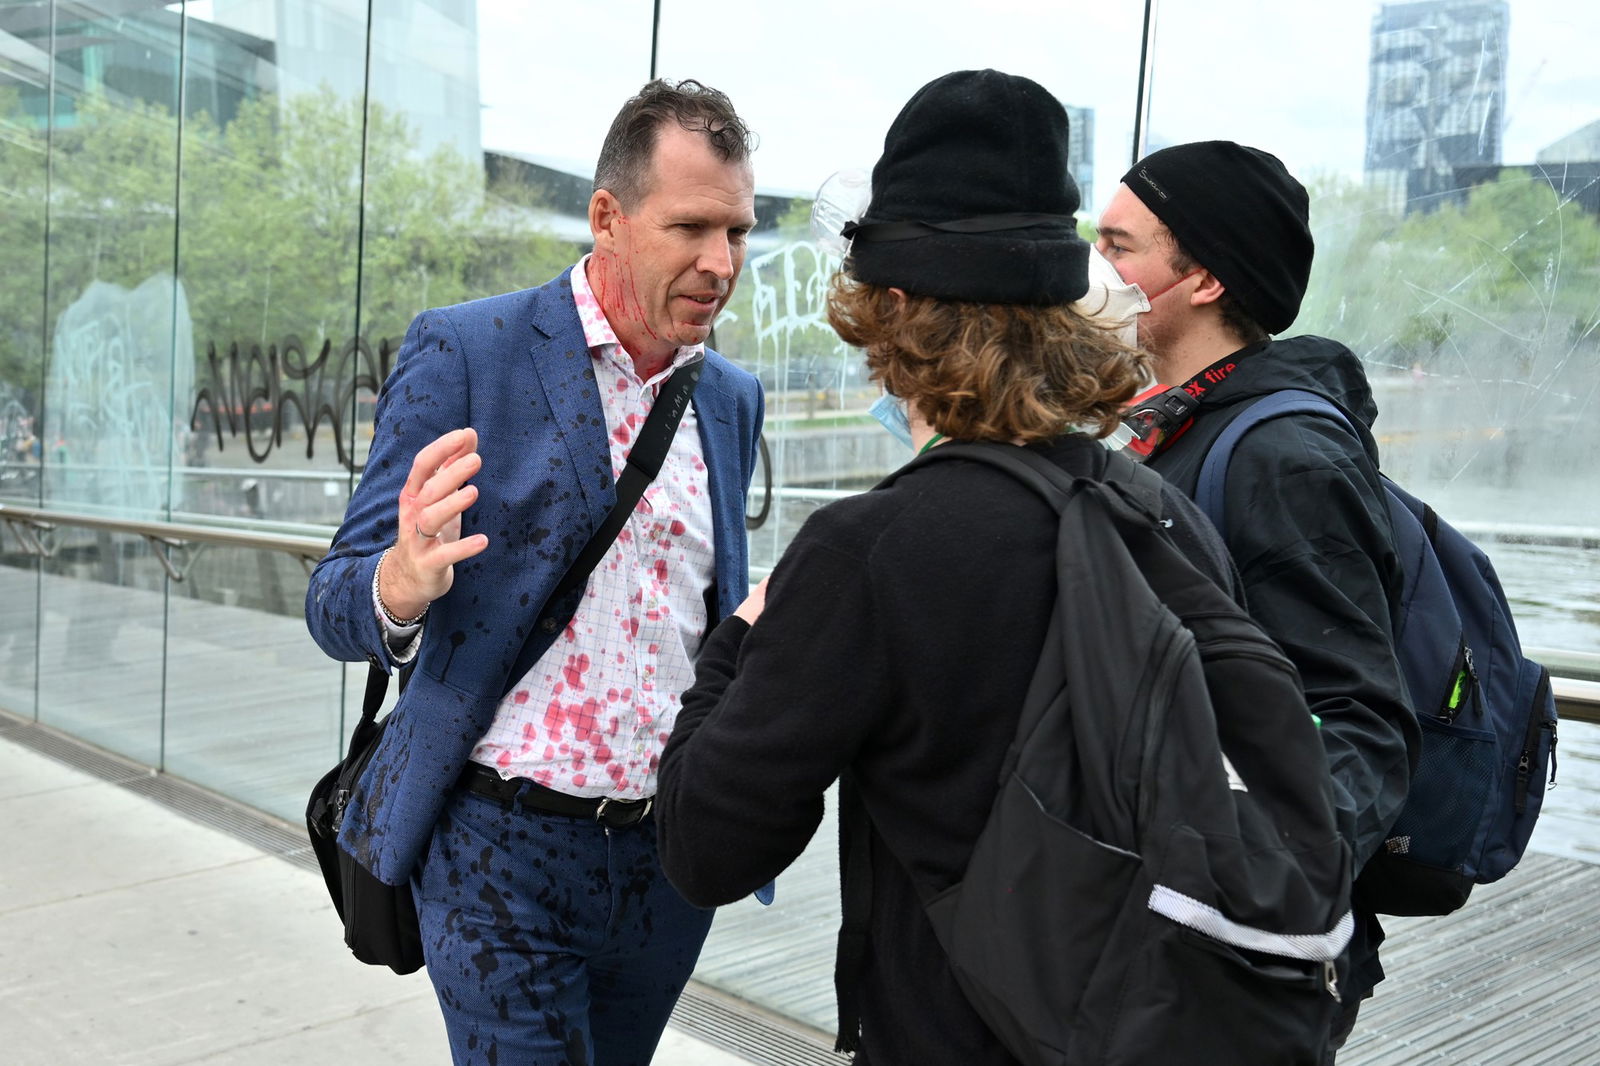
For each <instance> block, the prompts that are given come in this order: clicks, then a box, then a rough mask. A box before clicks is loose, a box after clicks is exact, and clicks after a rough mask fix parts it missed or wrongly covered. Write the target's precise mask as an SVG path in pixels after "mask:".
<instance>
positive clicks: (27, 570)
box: [0, 0, 50, 715]
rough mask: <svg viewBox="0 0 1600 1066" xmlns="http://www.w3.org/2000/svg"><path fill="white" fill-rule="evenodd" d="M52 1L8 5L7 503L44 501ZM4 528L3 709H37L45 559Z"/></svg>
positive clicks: (0, 437) (3, 355)
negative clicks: (40, 593)
mask: <svg viewBox="0 0 1600 1066" xmlns="http://www.w3.org/2000/svg"><path fill="white" fill-rule="evenodd" d="M49 35H50V6H49V4H47V3H44V2H42V0H40V2H35V3H24V4H17V3H12V4H5V5H0V44H3V47H0V247H3V248H5V249H6V251H7V268H6V270H4V271H3V272H0V502H13V503H19V504H23V505H32V506H35V507H37V506H38V504H39V500H40V492H41V484H42V482H41V479H40V477H39V469H40V463H41V462H42V459H43V455H44V445H45V442H44V439H43V437H42V436H41V434H42V433H43V429H44V427H43V425H42V424H41V422H40V418H39V415H40V410H41V401H42V397H43V392H44V390H43V370H44V264H45V185H46V181H47V179H48V169H47V151H48V144H49V119H48V113H49V108H50V97H49V91H50V41H49ZM26 537H27V534H26V533H22V534H21V535H20V537H19V535H18V534H16V533H13V532H12V531H10V530H6V529H3V528H0V604H4V605H5V609H4V611H3V612H0V708H4V709H6V710H9V711H12V712H15V713H18V714H27V715H31V714H33V713H34V664H35V657H36V652H37V640H38V626H39V612H38V585H39V579H38V567H37V564H36V561H35V557H34V556H33V555H32V554H30V552H29V551H28V548H29V544H28V542H27V540H26Z"/></svg>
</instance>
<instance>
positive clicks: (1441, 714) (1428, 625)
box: [1195, 389, 1556, 914]
mask: <svg viewBox="0 0 1600 1066" xmlns="http://www.w3.org/2000/svg"><path fill="white" fill-rule="evenodd" d="M1288 414H1314V415H1319V416H1321V417H1324V418H1329V419H1332V420H1333V421H1335V422H1338V423H1339V424H1341V425H1343V426H1345V427H1347V428H1349V429H1350V430H1351V432H1352V433H1353V432H1355V429H1354V427H1353V426H1352V425H1351V422H1350V419H1349V416H1347V415H1346V414H1345V413H1344V412H1343V411H1341V410H1340V409H1339V408H1338V407H1337V406H1335V405H1334V404H1333V403H1332V402H1331V401H1330V400H1328V399H1327V398H1326V397H1323V396H1318V395H1317V394H1316V393H1312V392H1305V391H1302V390H1299V389H1285V390H1282V391H1280V392H1276V393H1273V394H1272V395H1270V396H1267V397H1264V398H1262V399H1260V400H1257V401H1256V402H1255V403H1253V404H1251V405H1250V406H1249V407H1248V408H1247V409H1246V410H1245V411H1244V412H1243V413H1242V414H1240V415H1238V416H1237V417H1236V418H1234V420H1233V421H1232V422H1231V423H1230V424H1229V425H1228V428H1227V429H1226V430H1224V431H1223V433H1222V435H1221V436H1220V437H1218V438H1217V441H1216V443H1215V444H1213V445H1212V447H1211V451H1210V453H1209V454H1208V455H1207V456H1206V458H1205V462H1204V463H1203V464H1202V465H1201V468H1200V478H1199V481H1198V483H1197V485H1196V487H1195V502H1196V503H1197V504H1199V506H1200V509H1201V510H1202V511H1204V512H1205V513H1206V515H1207V516H1208V517H1209V518H1210V519H1211V521H1212V523H1213V524H1215V525H1216V527H1217V528H1218V529H1219V530H1224V526H1223V519H1224V515H1223V486H1224V484H1225V482H1226V478H1227V472H1228V463H1229V460H1230V459H1231V458H1232V455H1233V450H1234V448H1235V446H1236V445H1237V444H1238V443H1239V439H1240V438H1241V437H1243V436H1244V435H1245V434H1246V433H1247V432H1249V431H1250V429H1251V428H1253V427H1254V426H1257V425H1259V424H1260V423H1262V422H1264V421H1266V420H1267V419H1270V418H1277V417H1280V416H1282V415H1288ZM1383 486H1384V490H1385V492H1386V494H1387V497H1388V504H1389V514H1390V518H1391V520H1392V521H1393V523H1394V535H1395V550H1396V552H1397V553H1398V554H1399V556H1400V559H1401V565H1402V566H1403V568H1404V570H1405V581H1404V587H1403V590H1402V593H1401V602H1400V611H1399V613H1398V618H1399V627H1398V630H1397V631H1396V633H1395V650H1396V653H1397V655H1398V657H1399V660H1400V669H1401V672H1402V674H1403V675H1404V676H1405V680H1406V687H1407V689H1408V690H1409V695H1410V698H1411V704H1412V708H1413V710H1414V711H1415V713H1416V716H1417V720H1418V722H1419V723H1420V724H1421V726H1422V755H1421V760H1420V762H1419V764H1418V766H1417V772H1416V774H1415V775H1414V776H1413V777H1412V780H1411V790H1410V792H1409V793H1408V794H1407V797H1406V805H1405V809H1404V810H1403V811H1402V812H1401V814H1400V817H1399V819H1398V820H1397V821H1396V822H1395V824H1394V827H1393V829H1391V830H1390V834H1389V837H1388V839H1387V840H1385V842H1384V847H1383V849H1382V850H1381V851H1379V852H1378V853H1377V854H1376V855H1374V856H1373V858H1372V859H1371V860H1370V861H1369V862H1368V863H1367V865H1366V867H1365V868H1364V869H1363V870H1362V872H1361V875H1360V877H1359V879H1358V880H1357V882H1356V898H1357V899H1358V900H1359V901H1360V902H1362V903H1364V904H1365V905H1366V906H1368V907H1370V908H1371V909H1372V910H1374V911H1377V912H1379V913H1383V914H1448V913H1450V912H1451V911H1453V910H1455V909H1456V908H1458V907H1460V906H1461V905H1462V904H1463V903H1465V902H1466V901H1467V895H1468V894H1469V893H1470V892H1471V891H1472V886H1473V885H1474V884H1488V883H1490V882H1491V881H1497V880H1499V879H1500V878H1502V877H1504V876H1505V875H1506V873H1507V872H1508V871H1509V870H1510V869H1511V868H1512V867H1513V866H1515V865H1516V864H1517V861H1518V860H1519V859H1521V858H1522V852H1523V849H1524V848H1525V847H1527V844H1528V837H1529V836H1530V835H1531V834H1532V832H1533V824H1534V821H1535V819H1537V818H1538V817H1539V808H1540V805H1541V804H1542V803H1543V801H1544V791H1545V773H1546V769H1547V768H1548V771H1549V775H1550V780H1551V781H1554V780H1555V747H1556V705H1555V697H1554V694H1553V693H1552V692H1551V689H1550V674H1549V671H1547V670H1546V669H1545V668H1544V667H1542V666H1540V665H1539V664H1538V663H1536V662H1533V661H1532V660H1530V659H1528V658H1526V657H1524V656H1523V654H1522V645H1521V644H1520V643H1519V642H1518V640H1517V627H1516V624H1515V623H1514V622H1513V621H1512V620H1511V610H1510V608H1509V607H1508V606H1507V605H1506V597H1505V593H1504V592H1503V591H1501V588H1500V580H1499V578H1497V577H1496V576H1495V572H1494V567H1493V565H1492V564H1491V563H1490V562H1489V557H1488V556H1486V555H1485V554H1484V553H1483V552H1482V551H1481V550H1479V549H1478V547H1477V546H1476V545H1474V544H1473V543H1472V542H1471V541H1469V540H1468V539H1467V538H1466V537H1465V536H1463V535H1462V534H1461V533H1460V532H1458V531H1457V530H1455V529H1453V528H1452V527H1451V526H1450V524H1449V523H1447V522H1444V521H1441V520H1440V518H1439V516H1438V515H1437V514H1435V513H1434V510H1433V508H1431V507H1429V506H1428V505H1427V504H1425V503H1423V502H1422V501H1421V500H1418V499H1417V498H1416V497H1414V496H1412V495H1411V494H1409V493H1407V492H1406V491H1405V490H1404V489H1402V488H1400V487H1399V486H1398V485H1396V484H1395V483H1394V482H1392V481H1390V480H1389V479H1388V478H1387V477H1384V478H1383Z"/></svg>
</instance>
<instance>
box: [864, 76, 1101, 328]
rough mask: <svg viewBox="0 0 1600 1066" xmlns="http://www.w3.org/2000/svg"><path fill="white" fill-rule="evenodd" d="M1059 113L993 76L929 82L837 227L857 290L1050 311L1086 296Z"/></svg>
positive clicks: (1028, 86) (1030, 84)
mask: <svg viewBox="0 0 1600 1066" xmlns="http://www.w3.org/2000/svg"><path fill="white" fill-rule="evenodd" d="M1067 132H1068V120H1067V112H1066V109H1065V108H1063V107H1062V106H1061V104H1060V102H1059V101H1058V100H1056V98H1055V97H1054V96H1051V95H1050V93H1049V92H1048V91H1047V90H1046V89H1045V88H1044V87H1043V86H1042V85H1040V84H1038V83H1037V82H1034V81H1031V80H1029V79H1027V78H1022V77H1018V76H1016V75H1013V74H1002V73H1001V72H999V71H997V70H963V71H957V72H956V73H953V74H946V75H945V76H944V77H942V78H936V79H934V80H933V81H931V82H929V83H928V84H927V85H924V86H923V87H922V88H921V89H919V90H917V93H916V95H915V96H913V97H912V98H911V99H910V101H909V102H907V104H906V106H905V107H903V108H901V110H900V114H899V115H898V116H897V117H896V118H895V120H894V124H893V125H891V126H890V127H889V132H888V135H887V136H885V137H884V141H883V156H882V157H881V158H880V159H879V160H878V164H877V166H875V167H873V168H872V202H871V204H870V206H868V208H867V211H866V215H865V216H864V217H863V218H862V219H861V220H860V222H859V223H858V224H856V225H853V226H847V227H845V232H846V235H847V236H849V237H850V238H851V242H852V243H851V247H850V253H849V257H848V259H847V260H846V262H845V269H846V270H847V271H848V272H849V274H850V276H851V277H853V278H855V279H856V280H858V281H863V282H867V283H869V284H873V285H882V286H892V287H895V288H901V289H904V290H906V291H907V292H909V293H914V294H917V295H920V296H932V297H935V298H938V299H943V300H961V301H971V302H974V303H994V304H1030V305H1036V306H1048V305H1053V304H1065V303H1071V302H1072V301H1073V300H1076V299H1079V298H1080V297H1082V296H1083V294H1084V293H1085V292H1087V291H1088V289H1089V245H1088V244H1087V243H1086V242H1085V241H1084V240H1083V239H1082V238H1081V237H1079V236H1078V228H1077V220H1076V219H1075V218H1074V217H1073V213H1074V212H1075V211H1077V209H1078V199H1079V197H1078V186H1077V183H1076V182H1074V181H1073V180H1072V172H1071V170H1070V169H1069V167H1068V162H1067Z"/></svg>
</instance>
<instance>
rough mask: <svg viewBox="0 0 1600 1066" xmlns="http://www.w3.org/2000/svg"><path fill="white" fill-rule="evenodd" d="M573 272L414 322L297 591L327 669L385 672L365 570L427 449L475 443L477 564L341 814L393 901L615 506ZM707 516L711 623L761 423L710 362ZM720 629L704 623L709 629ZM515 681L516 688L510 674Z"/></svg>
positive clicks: (388, 539)
mask: <svg viewBox="0 0 1600 1066" xmlns="http://www.w3.org/2000/svg"><path fill="white" fill-rule="evenodd" d="M570 273H571V272H570V271H568V272H567V273H564V274H562V275H561V277H559V278H557V279H556V280H555V281H552V282H550V283H549V284H547V285H544V286H541V287H539V288H536V289H525V290H523V291H521V292H513V293H507V294H505V295H503V296H493V297H490V298H488V299H484V300H475V301H473V302H471V303H465V304H459V305H457V306H455V307H445V308H440V309H437V310H433V311H425V312H423V313H422V314H421V315H418V316H417V318H416V320H415V321H414V322H412V323H411V328H410V329H409V330H408V331H407V332H406V338H405V342H404V344H403V345H402V346H401V348H400V351H399V353H398V356H397V357H396V363H395V368H394V371H393V373H392V374H390V376H389V380H388V381H387V382H386V383H385V384H384V387H383V390H382V392H381V393H380V395H379V397H378V406H377V418H376V429H375V431H374V436H373V441H372V450H371V453H370V455H369V456H368V459H367V465H366V470H365V473H364V474H363V475H362V478H361V482H360V484H359V486H358V487H357V488H356V491H355V494H354V495H353V496H352V497H351V498H350V505H349V508H348V509H347V510H346V512H345V519H344V524H343V525H342V526H340V527H339V532H338V534H337V535H336V536H335V538H334V541H333V547H332V549H331V550H330V551H329V552H328V555H327V557H326V558H324V559H323V560H322V561H321V562H320V563H318V564H317V568H316V570H315V571H314V572H313V573H312V575H311V584H310V587H309V588H308V589H307V591H306V624H307V625H308V626H309V628H310V630H311V635H312V637H313V638H315V640H316V642H317V643H318V644H319V645H320V646H321V647H322V649H323V650H324V651H325V652H327V653H328V654H329V655H331V656H333V657H334V658H335V659H340V660H344V661H346V662H357V661H360V660H362V659H365V660H367V661H369V662H377V663H380V664H386V663H388V661H389V659H388V655H387V652H386V649H385V647H384V634H383V631H382V628H381V627H380V625H379V623H378V621H377V619H376V617H375V616H374V614H373V608H372V578H373V571H374V570H375V569H376V567H377V562H378V556H379V554H380V553H381V552H382V551H383V549H384V548H386V547H387V546H389V545H390V544H392V543H393V542H394V539H395V521H396V507H397V502H396V501H397V499H398V497H399V494H400V489H401V488H402V487H403V486H404V484H405V480H406V476H407V474H408V473H409V472H410V469H411V460H412V458H413V457H414V456H415V455H416V453H417V452H418V451H420V450H421V449H422V448H423V446H424V445H426V444H428V443H429V442H430V441H432V440H434V439H436V438H437V437H439V436H440V435H442V434H444V433H446V432H448V431H449V430H452V429H457V428H460V427H463V426H472V427H473V428H475V429H476V430H477V431H478V450H479V453H480V454H481V455H482V457H483V469H482V470H481V471H480V472H479V473H478V475H477V476H476V477H475V478H474V479H473V482H474V483H475V484H476V485H477V486H478V490H479V497H478V500H477V501H476V502H475V503H474V504H473V506H472V507H471V508H470V509H469V510H468V511H467V513H466V514H465V515H464V516H463V520H462V530H461V534H462V536H469V535H471V534H473V533H484V534H487V535H488V538H489V547H488V548H487V549H486V550H485V551H483V552H482V553H480V554H479V555H477V556H475V557H473V558H471V559H468V560H466V561H465V562H463V563H460V564H458V565H457V566H456V570H455V582H454V585H453V586H452V587H451V589H450V591H449V592H448V593H447V594H446V595H444V596H443V597H441V598H440V599H438V600H436V601H434V603H433V605H432V607H431V608H430V609H429V611H428V619H427V622H426V624H425V625H424V627H423V634H422V647H421V649H420V651H419V652H418V656H417V662H416V669H415V670H414V671H413V673H412V676H411V681H410V684H409V685H408V686H407V687H406V690H405V692H404V693H403V694H402V695H401V697H400V701H399V703H398V704H397V706H396V708H395V712H394V713H395V714H396V715H397V716H398V717H397V718H396V719H395V721H394V723H393V725H391V726H390V728H389V729H387V730H385V733H384V738H383V742H382V744H381V745H380V747H379V749H378V751H377V753H376V754H375V755H374V757H373V759H372V762H371V763H370V764H369V765H368V767H367V770H366V772H365V773H364V774H363V775H362V778H361V781H360V783H359V785H358V787H357V789H356V791H355V794H354V795H353V796H352V797H351V805H350V812H349V814H347V816H346V818H345V824H344V829H343V831H342V832H341V834H340V838H339V842H340V844H341V845H342V846H343V847H344V848H345V849H346V850H348V851H349V852H350V853H351V854H352V855H354V856H356V858H358V859H359V860H360V861H361V862H362V864H363V865H365V866H366V867H368V868H369V869H370V870H372V872H373V873H374V874H376V875H377V876H378V877H379V878H380V879H382V880H384V881H386V882H388V883H390V884H398V883H400V882H401V881H403V880H404V879H405V878H406V877H408V876H409V875H410V873H411V871H412V867H413V866H415V865H416V863H417V862H418V861H419V859H420V858H421V856H422V855H423V854H424V852H425V849H426V847H427V843H428V840H429V838H430V836H431V835H432V832H433V826H434V823H435V822H436V821H437V820H438V817H439V811H440V809H441V807H442V806H443V803H444V799H445V796H446V794H447V793H448V792H449V791H450V789H451V788H452V787H453V786H454V784H455V781H456V778H457V776H458V775H459V774H460V773H461V769H462V767H463V766H464V765H465V764H466V761H467V756H468V754H469V753H470V752H471V750H472V747H473V745H474V744H475V743H476V742H477V740H478V738H479V737H480V736H481V735H482V734H483V732H484V730H485V729H487V728H488V725H489V723H490V721H491V720H492V719H493V717H494V712H495V707H496V705H497V704H498V703H499V701H500V697H501V694H502V693H503V692H504V690H505V688H506V686H507V684H508V683H509V681H510V680H511V679H513V677H514V676H520V672H521V669H525V666H523V667H521V669H519V667H518V665H517V662H515V661H514V660H516V658H517V654H518V652H519V650H521V649H523V645H524V640H525V639H526V638H528V637H529V635H530V634H532V640H531V641H530V642H529V649H528V651H527V652H525V653H524V655H523V657H522V659H521V660H520V662H521V663H522V664H527V665H531V663H532V662H533V661H535V660H536V659H537V656H538V655H541V654H543V653H544V651H545V649H546V648H548V647H549V645H550V644H551V642H552V641H553V640H554V639H555V637H556V636H557V635H558V634H559V633H560V629H561V626H562V625H564V624H565V622H566V619H567V617H568V614H569V613H570V609H569V610H568V612H567V613H557V614H556V615H555V616H554V617H552V618H547V617H546V616H544V615H542V614H541V608H542V607H543V606H544V605H545V600H546V599H547V598H548V597H549V594H550V592H551V591H552V590H553V589H554V587H555V584H556V582H557V581H559V580H560V578H561V575H562V574H563V573H565V572H566V569H567V566H568V564H569V563H570V562H571V561H572V559H573V558H574V557H575V556H576V555H577V554H578V552H579V551H580V550H581V549H582V548H583V545H584V544H585V543H586V542H587V541H588V539H589V536H590V534H591V533H592V532H593V531H594V529H595V528H596V527H597V526H598V525H599V524H600V522H601V521H602V520H603V519H604V518H605V515H606V513H607V512H608V511H609V510H610V509H611V507H612V505H613V504H614V503H615V502H616V488H615V485H614V484H613V482H612V477H611V463H610V451H609V448H608V445H607V440H606V427H605V420H604V418H603V416H602V414H601V410H600V396H599V392H598V391H597V388H596V386H595V377H594V370H593V366H592V361H591V357H590V355H589V351H588V348H587V346H586V344H585V342H584V336H583V329H582V327H581V326H580V325H579V322H578V314H577V310H576V308H575V307H574V305H573V301H572V288H571V282H570V280H569V275H570ZM694 406H695V411H696V414H697V416H698V422H699V426H700V438H701V444H702V445H703V447H704V451H705V459H706V467H707V473H706V476H707V479H708V481H709V488H710V493H711V504H712V510H713V515H714V520H713V521H714V529H713V541H714V544H715V548H716V557H717V561H716V585H715V590H714V595H715V601H714V604H712V606H714V608H715V610H714V612H713V613H714V615H715V616H716V617H721V616H725V615H727V614H729V613H731V612H732V611H733V609H734V608H735V607H737V606H738V604H739V603H740V601H741V600H742V599H743V598H744V596H745V594H746V592H747V591H748V571H747V568H748V555H747V545H746V540H745V528H744V514H745V508H744V501H745V493H746V491H747V490H748V488H749V486H750V479H751V475H752V473H753V472H754V469H755V462H756V438H757V436H758V435H759V434H760V432H761V419H762V414H763V408H762V396H761V388H760V386H759V385H758V384H757V383H756V380H755V378H754V377H752V376H751V375H750V374H748V373H746V372H744V371H742V370H739V369H738V368H736V367H734V366H733V365H732V364H731V363H729V362H728V361H727V360H725V359H723V358H722V357H721V356H719V355H717V354H715V353H713V352H711V351H709V350H708V351H707V353H706V361H705V370H704V373H703V375H702V377H701V379H700V385H699V388H698V390H697V391H696V393H695V397H694ZM711 622H712V623H713V624H714V623H715V617H713V618H712V619H711ZM514 669H517V670H518V671H519V673H518V675H513V674H512V671H513V670H514Z"/></svg>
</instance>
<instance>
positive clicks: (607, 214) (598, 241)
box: [589, 189, 628, 252]
mask: <svg viewBox="0 0 1600 1066" xmlns="http://www.w3.org/2000/svg"><path fill="white" fill-rule="evenodd" d="M627 217H628V216H627V215H625V214H624V213H623V211H622V203H621V201H619V200H618V199H617V198H616V197H615V196H614V195H612V193H611V190H610V189H596V190H595V191H594V195H593V196H591V197H589V232H590V233H591V234H593V236H594V246H595V249H596V250H597V251H606V252H614V251H616V246H617V226H618V224H619V223H622V222H624V221H626V220H627Z"/></svg>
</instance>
